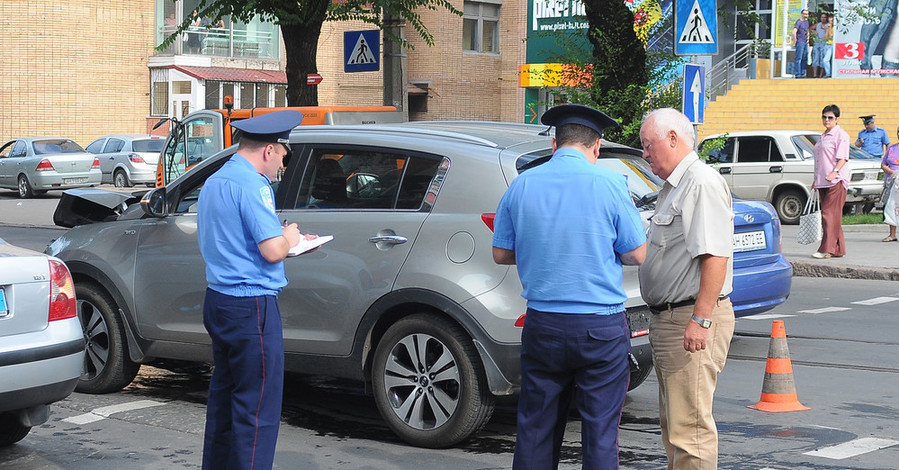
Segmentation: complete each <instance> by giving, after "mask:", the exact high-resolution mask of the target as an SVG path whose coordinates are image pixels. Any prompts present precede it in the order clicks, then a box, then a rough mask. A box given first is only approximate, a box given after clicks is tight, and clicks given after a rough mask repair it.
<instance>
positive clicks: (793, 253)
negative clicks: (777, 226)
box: [781, 224, 899, 281]
mask: <svg viewBox="0 0 899 470" xmlns="http://www.w3.org/2000/svg"><path fill="white" fill-rule="evenodd" d="M798 231H799V226H798V225H783V226H781V239H782V246H781V249H782V251H783V254H784V257H785V258H787V261H789V262H790V263H792V264H793V275H794V276H808V277H841V278H846V279H875V280H887V281H899V242H889V243H884V242H881V241H880V240H882V239H883V238H884V237H886V236H887V235H888V234H889V227H888V226H887V225H886V224H872V225H844V226H843V236H844V237H845V238H846V256H843V257H842V258H829V259H814V258H812V253H814V252H815V251H817V249H818V244H817V243H813V244H811V245H800V244H798V243H796V233H797V232H798Z"/></svg>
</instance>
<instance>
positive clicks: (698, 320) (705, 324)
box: [693, 313, 712, 329]
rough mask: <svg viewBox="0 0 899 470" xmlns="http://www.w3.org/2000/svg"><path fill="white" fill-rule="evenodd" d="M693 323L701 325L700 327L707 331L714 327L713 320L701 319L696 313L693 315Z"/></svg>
mask: <svg viewBox="0 0 899 470" xmlns="http://www.w3.org/2000/svg"><path fill="white" fill-rule="evenodd" d="M693 321H695V322H696V323H699V326H701V327H703V328H705V329H709V328H711V327H712V320H709V319H708V318H699V317H697V316H696V314H695V313H694V314H693Z"/></svg>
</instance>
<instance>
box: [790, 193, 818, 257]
mask: <svg viewBox="0 0 899 470" xmlns="http://www.w3.org/2000/svg"><path fill="white" fill-rule="evenodd" d="M823 235H824V229H823V228H822V227H821V201H819V200H818V191H817V190H815V189H812V195H811V196H810V197H809V198H808V202H806V203H805V209H804V210H803V211H802V215H801V216H799V233H797V234H796V242H797V243H799V244H800V245H808V244H810V243H819V242H820V241H821V237H822V236H823Z"/></svg>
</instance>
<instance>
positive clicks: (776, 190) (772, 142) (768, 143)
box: [699, 130, 883, 224]
mask: <svg viewBox="0 0 899 470" xmlns="http://www.w3.org/2000/svg"><path fill="white" fill-rule="evenodd" d="M721 135H722V134H716V135H711V136H709V137H706V138H705V139H703V141H702V142H700V144H699V149H700V151H702V149H703V148H704V147H705V146H706V145H708V144H709V142H711V141H712V140H714V139H716V138H718V137H720V136H721ZM820 137H821V133H820V132H814V131H793V130H770V131H746V132H731V133H729V134H727V140H726V141H725V144H724V147H723V148H722V149H720V150H718V151H715V152H713V153H712V154H711V155H710V156H709V163H710V164H713V165H715V166H716V167H717V169H718V171H719V172H720V173H721V175H722V176H724V179H725V180H727V184H728V186H730V189H731V191H733V193H734V195H735V196H737V197H739V198H743V199H750V200H754V201H768V202H769V203H771V204H773V205H774V208H775V209H776V210H777V215H778V216H779V217H780V220H781V221H782V222H783V223H784V224H798V223H799V216H800V215H801V214H802V209H803V208H804V207H805V202H806V201H807V200H808V196H809V194H811V193H810V191H811V189H812V182H814V179H815V157H814V153H813V150H812V149H814V147H815V144H816V143H817V142H818V139H819V138H820ZM849 174H850V177H849V179H850V181H849V191H848V194H847V196H846V205H847V206H850V207H851V206H856V207H857V208H863V209H864V210H865V211H866V212H867V211H870V209H871V208H873V207H874V203H875V202H877V200H878V199H880V193H881V191H882V190H883V170H881V169H880V159H878V158H875V157H873V156H871V155H870V154H868V153H866V152H864V151H862V150H860V149H858V148H856V147H855V146H852V145H850V146H849Z"/></svg>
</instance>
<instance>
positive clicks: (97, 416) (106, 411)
mask: <svg viewBox="0 0 899 470" xmlns="http://www.w3.org/2000/svg"><path fill="white" fill-rule="evenodd" d="M160 405H165V403H162V402H158V401H153V400H138V401H132V402H129V403H120V404H118V405H110V406H103V407H100V408H95V409H93V410H91V411H90V412H89V413H85V414H83V415H78V416H72V417H69V418H66V419H64V420H63V421H65V422H67V423H72V424H89V423H93V422H95V421H100V420H101V419H106V418H108V417H109V416H110V415H113V414H115V413H121V412H123V411H134V410H140V409H143V408H150V407H153V406H160Z"/></svg>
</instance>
